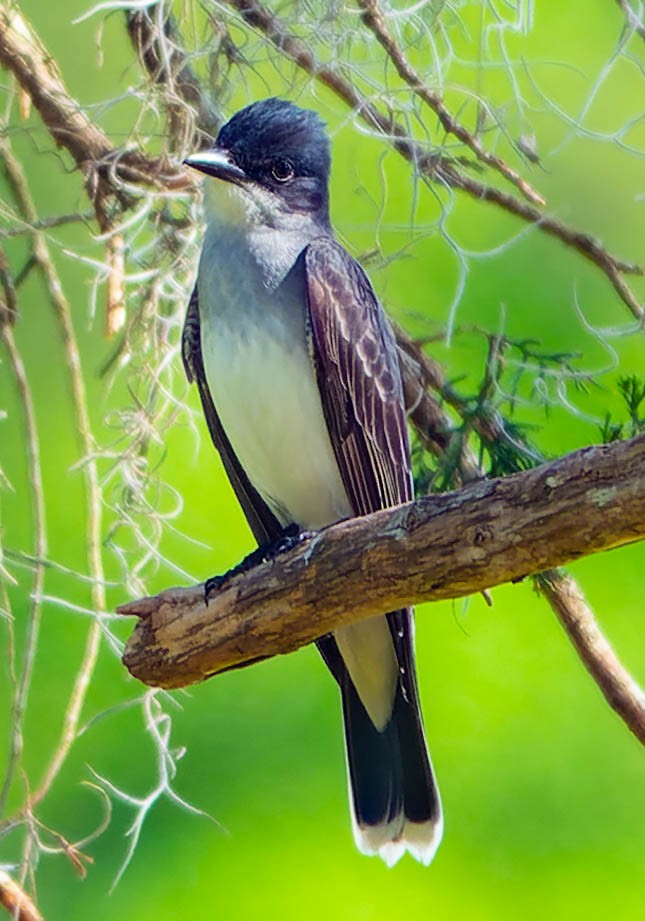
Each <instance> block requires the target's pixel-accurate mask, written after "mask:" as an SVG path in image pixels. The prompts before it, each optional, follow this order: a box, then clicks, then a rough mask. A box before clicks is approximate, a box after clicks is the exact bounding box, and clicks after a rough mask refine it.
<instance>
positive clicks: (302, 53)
mask: <svg viewBox="0 0 645 921" xmlns="http://www.w3.org/2000/svg"><path fill="white" fill-rule="evenodd" d="M224 2H225V3H227V4H228V5H229V6H232V7H234V8H235V9H236V10H237V11H238V13H239V14H240V16H241V17H242V19H243V20H244V21H245V22H247V23H248V24H249V25H250V26H252V27H253V28H255V29H257V30H258V31H260V32H262V33H263V34H264V35H265V36H266V38H267V39H268V41H270V42H271V43H272V44H273V45H274V46H275V47H276V48H277V49H278V50H279V51H280V52H281V53H282V54H284V55H285V57H288V58H289V59H290V60H291V61H293V62H294V63H295V64H297V65H298V67H300V68H301V69H302V70H304V71H305V72H306V73H308V74H310V75H311V76H312V77H314V78H315V79H316V80H318V81H319V82H320V83H322V84H323V85H324V86H326V87H328V89H330V90H332V92H333V93H335V94H336V96H338V97H339V98H340V99H342V100H343V102H345V103H346V104H347V105H348V106H349V107H350V108H351V109H353V110H354V111H355V112H356V113H357V115H358V116H360V118H361V119H362V120H363V121H364V122H365V123H366V124H367V125H368V126H369V127H370V128H372V129H376V130H377V131H378V132H379V133H380V134H382V135H383V137H384V138H386V139H387V140H388V141H389V143H390V144H391V145H392V146H393V147H394V149H395V150H396V151H398V153H399V154H400V155H401V156H402V157H404V159H406V160H408V161H409V162H410V163H413V164H414V166H415V169H416V170H417V171H418V173H419V174H420V175H421V176H423V177H425V178H426V179H430V180H437V181H439V182H443V183H445V184H446V185H448V186H450V187H451V188H455V189H461V190H462V191H464V192H466V193H467V194H468V195H470V196H471V197H472V198H475V199H476V200H477V201H489V202H492V203H493V204H496V205H498V206H499V207H500V208H503V209H504V210H505V211H508V212H509V213H510V214H514V215H516V216H517V217H519V218H521V219H522V220H524V221H527V222H528V223H532V224H535V225H536V226H537V227H538V228H539V229H540V230H542V231H544V232H545V233H548V234H550V235H551V236H553V237H556V238H557V239H559V240H560V242H562V243H564V244H565V245H566V246H570V247H572V249H575V250H576V251H577V252H578V253H580V255H582V256H584V257H585V258H587V259H589V260H590V261H591V262H593V263H594V264H595V265H597V266H598V268H599V269H601V271H602V272H604V274H605V275H606V276H607V278H608V279H609V281H610V282H611V284H612V285H613V287H614V289H615V291H616V293H617V294H618V295H619V297H620V298H621V300H622V301H623V302H624V303H625V304H626V306H627V307H628V308H629V309H630V311H631V312H632V314H633V315H634V316H635V317H636V319H638V320H639V321H643V318H644V317H645V311H643V307H642V306H641V304H640V303H639V301H638V298H637V297H636V295H635V294H634V292H633V291H632V290H631V288H630V287H629V285H628V284H627V283H626V282H625V280H624V279H623V278H622V275H623V274H634V275H643V274H645V269H643V267H642V266H639V265H635V264H632V263H629V262H623V261H622V260H620V259H617V258H615V257H614V256H612V255H611V254H610V253H608V252H607V251H606V250H605V249H604V247H602V246H601V245H600V244H599V243H598V242H596V241H595V240H594V239H593V238H592V237H590V236H589V234H586V233H581V232H579V231H577V230H573V229H572V228H571V227H567V225H566V224H563V223H562V222H561V221H558V220H557V219H556V218H555V217H551V216H549V215H545V214H543V213H542V212H541V211H540V210H539V209H538V208H535V207H534V206H533V205H531V204H529V203H528V202H522V201H520V200H519V199H517V198H515V197H514V196H513V195H509V194H508V193H506V192H502V191H501V190H500V189H497V188H495V186H489V185H486V184H484V183H481V182H477V180H475V179H472V178H471V177H470V176H466V175H464V174H463V173H461V172H459V171H458V170H457V169H456V167H455V165H454V163H453V162H452V161H450V160H447V159H446V158H444V157H440V156H438V155H436V154H430V153H428V151H427V150H425V149H424V148H423V147H421V146H420V145H419V144H416V143H415V142H414V141H413V140H411V138H410V137H409V136H408V134H407V133H406V131H405V130H404V128H403V127H402V126H401V125H400V124H399V123H398V122H397V121H396V119H395V118H394V117H393V116H392V115H384V114H383V113H382V112H380V111H379V109H377V108H376V106H374V105H373V104H372V103H371V102H370V101H369V100H368V99H367V98H366V97H364V96H362V95H361V94H360V93H359V92H358V90H356V89H354V87H353V86H351V84H350V83H348V82H347V80H345V78H344V77H343V76H342V75H341V74H340V73H339V72H338V71H337V70H336V69H335V68H334V67H333V66H332V65H329V64H321V63H319V62H318V61H317V60H316V58H315V57H314V55H313V54H312V53H311V51H310V50H309V48H308V47H307V45H306V44H305V43H304V42H303V41H302V40H301V39H299V38H298V37H297V36H295V35H293V34H291V33H290V32H288V30H287V29H285V27H284V26H283V24H282V23H281V22H280V20H279V19H278V18H277V17H276V16H274V15H273V13H272V12H271V11H270V10H269V9H267V8H266V7H264V6H262V4H261V3H258V2H257V0H224Z"/></svg>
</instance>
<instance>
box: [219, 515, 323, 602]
mask: <svg viewBox="0 0 645 921" xmlns="http://www.w3.org/2000/svg"><path fill="white" fill-rule="evenodd" d="M311 534H312V532H311V531H302V530H300V528H299V527H298V525H297V524H290V525H288V527H286V528H285V529H284V531H283V532H282V534H281V535H280V536H279V537H277V538H276V539H275V540H272V541H271V542H270V543H268V544H264V546H263V547H258V548H257V550H253V552H252V553H249V555H248V556H245V557H244V559H243V560H242V561H241V562H239V563H238V564H237V566H233V568H232V569H229V570H228V572H225V573H223V574H222V575H221V576H212V577H211V578H210V579H207V580H206V582H205V583H204V601H205V602H206V604H207V605H208V601H209V599H210V598H211V596H212V595H214V594H215V593H216V592H219V591H220V590H221V589H222V588H223V587H224V585H225V584H226V583H227V582H228V581H229V579H232V578H233V576H239V575H241V574H242V573H244V572H248V571H249V570H250V569H253V568H254V567H255V566H259V565H260V563H268V562H269V561H270V560H274V559H275V558H276V557H277V556H280V554H281V553H286V552H287V550H291V549H292V548H293V547H297V546H298V544H299V543H300V542H301V541H303V540H306V539H307V538H308V537H311Z"/></svg>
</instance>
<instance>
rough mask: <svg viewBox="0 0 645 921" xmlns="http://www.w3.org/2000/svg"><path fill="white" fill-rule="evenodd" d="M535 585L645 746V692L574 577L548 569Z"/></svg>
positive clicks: (590, 672) (582, 657) (597, 680)
mask: <svg viewBox="0 0 645 921" xmlns="http://www.w3.org/2000/svg"><path fill="white" fill-rule="evenodd" d="M535 584H536V586H537V588H538V590H539V591H540V593H541V594H542V595H544V597H545V598H546V599H547V600H548V602H549V604H550V605H551V607H552V608H553V610H554V611H555V613H556V614H557V616H558V619H559V621H560V623H561V624H562V626H563V628H564V630H565V632H566V634H567V636H568V637H569V639H570V640H571V642H572V643H573V646H574V648H575V650H576V652H577V653H578V655H579V656H580V658H581V659H582V661H583V663H584V665H585V667H586V669H587V671H588V672H589V674H590V675H591V676H592V678H593V679H594V681H595V682H596V684H597V685H598V687H599V688H600V690H601V691H602V693H603V696H604V698H605V700H606V701H607V703H608V704H609V706H610V707H612V708H613V709H614V710H615V711H616V713H618V715H619V716H620V717H621V718H622V719H623V720H624V722H625V723H626V724H627V726H629V728H630V729H631V731H632V732H633V733H634V735H635V736H636V737H637V738H638V739H639V740H640V741H641V742H642V743H643V745H645V694H644V693H643V691H642V690H641V688H640V687H639V686H638V685H637V684H636V682H635V681H634V679H633V678H632V676H631V675H630V674H629V672H627V670H626V669H625V668H623V666H622V664H621V663H620V660H619V659H618V657H617V655H616V653H615V652H614V650H613V649H612V648H611V646H610V645H609V642H608V640H607V639H606V637H605V636H604V635H603V633H602V631H601V629H600V627H599V626H598V624H597V622H596V619H595V617H594V615H593V611H592V610H591V608H590V607H589V605H588V604H587V601H586V599H585V597H584V595H583V594H582V592H581V591H580V587H579V586H578V585H577V583H576V581H575V579H573V578H572V577H571V576H570V575H568V574H567V573H564V572H548V573H546V572H545V573H540V575H538V576H536V579H535Z"/></svg>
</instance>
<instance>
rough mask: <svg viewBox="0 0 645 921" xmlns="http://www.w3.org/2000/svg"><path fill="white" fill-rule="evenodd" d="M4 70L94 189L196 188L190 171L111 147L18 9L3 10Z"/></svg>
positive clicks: (0, 58) (0, 44) (0, 50)
mask: <svg viewBox="0 0 645 921" xmlns="http://www.w3.org/2000/svg"><path fill="white" fill-rule="evenodd" d="M0 64H2V65H3V66H4V67H6V68H7V69H8V70H10V71H11V72H12V73H13V74H14V76H15V77H16V79H17V81H18V83H19V85H20V86H21V87H22V89H23V90H25V91H26V92H27V93H28V94H29V96H30V97H31V101H32V102H33V104H34V106H35V107H36V109H37V110H38V112H39V113H40V116H41V118H42V120H43V122H44V124H45V126H46V127H47V129H48V131H49V133H50V134H51V136H52V138H53V139H54V141H55V142H56V143H57V144H58V145H59V146H60V147H63V148H65V149H66V150H67V151H68V152H69V153H70V154H71V155H72V157H73V158H74V160H75V162H76V165H77V166H78V167H79V169H80V170H81V171H82V172H83V175H84V176H85V177H86V179H87V180H88V181H89V182H90V185H92V184H93V183H94V179H95V177H98V178H100V179H102V180H104V181H107V182H108V184H109V186H110V188H111V190H112V191H114V192H115V193H117V194H119V196H120V197H126V198H127V195H126V193H125V192H124V190H123V189H122V188H120V186H119V183H120V182H132V183H141V184H143V185H154V186H160V187H163V188H189V187H191V186H192V185H193V183H192V180H191V178H190V177H189V176H188V174H187V171H186V170H173V169H169V168H168V165H167V163H166V161H164V159H163V158H150V157H146V156H145V155H144V154H142V153H140V152H139V151H134V150H128V151H124V150H118V149H116V148H115V147H114V146H113V145H112V143H111V141H110V139H109V138H108V136H107V135H106V134H105V132H103V131H102V130H101V129H100V128H98V127H97V126H96V125H94V124H93V123H92V122H91V121H90V119H89V118H88V117H87V115H85V113H84V112H83V110H82V108H81V106H80V105H79V103H78V102H77V101H76V100H75V99H73V98H72V97H71V96H70V94H69V92H68V90H67V87H66V86H65V84H64V82H63V79H62V77H61V74H60V72H59V70H58V67H57V65H56V63H55V60H54V58H53V57H52V56H51V55H50V54H49V53H48V52H47V49H46V48H45V47H44V45H43V44H42V42H41V41H40V38H39V37H38V35H37V34H36V33H35V31H34V30H33V29H32V28H31V26H30V25H29V23H28V22H27V20H26V19H25V18H24V16H23V15H22V14H21V13H20V11H19V9H18V8H17V6H16V5H15V4H13V3H11V4H7V3H2V4H0ZM91 197H92V198H93V197H94V196H93V194H92V195H91Z"/></svg>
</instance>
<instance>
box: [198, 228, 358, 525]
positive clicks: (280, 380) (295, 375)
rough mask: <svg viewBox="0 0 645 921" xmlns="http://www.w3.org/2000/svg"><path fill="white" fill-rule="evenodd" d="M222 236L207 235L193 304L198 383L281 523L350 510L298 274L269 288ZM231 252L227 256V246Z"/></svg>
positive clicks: (317, 521) (309, 521)
mask: <svg viewBox="0 0 645 921" xmlns="http://www.w3.org/2000/svg"><path fill="white" fill-rule="evenodd" d="M232 239H233V238H232V235H231V233H230V228H229V232H228V234H227V236H226V242H225V243H224V246H223V245H222V244H223V240H222V237H221V236H219V235H218V236H214V238H213V239H212V240H209V239H208V237H207V240H206V241H205V246H204V254H203V256H202V262H201V265H200V271H199V280H198V288H199V308H200V319H201V324H200V325H201V337H202V353H203V358H204V370H205V372H206V380H207V382H208V387H209V389H210V392H211V394H212V397H213V402H214V404H215V407H216V409H217V412H218V414H219V416H220V419H221V421H222V425H223V427H224V430H225V432H226V435H227V437H228V439H229V441H230V442H231V447H232V448H233V450H234V452H235V454H236V456H237V458H238V460H239V462H240V463H241V465H242V467H243V468H244V470H245V471H246V473H247V475H248V477H249V479H250V480H251V482H252V483H253V485H254V486H255V488H256V489H257V490H258V492H259V493H260V495H261V496H262V498H263V499H264V500H265V502H266V503H267V504H268V505H269V506H270V508H271V509H272V511H273V512H274V513H275V515H276V516H277V518H278V520H279V521H280V522H281V523H282V524H288V523H291V522H296V523H297V524H299V525H300V526H301V527H303V528H320V527H322V526H323V525H326V524H330V523H331V522H333V521H338V520H339V519H340V518H346V517H348V516H349V515H350V514H351V509H350V506H349V502H348V501H347V496H346V493H345V488H344V486H343V483H342V480H341V477H340V473H339V471H338V466H337V464H336V459H335V457H334V453H333V449H332V446H331V441H330V438H329V435H328V432H327V425H326V423H325V419H324V416H323V411H322V404H321V400H320V395H319V392H318V385H317V382H316V379H315V372H314V368H313V365H312V361H311V358H310V356H309V354H308V351H307V343H306V338H305V300H304V284H303V281H302V279H301V278H300V277H299V276H298V277H294V276H293V275H292V276H289V277H288V278H287V279H286V280H285V281H284V282H283V283H282V284H281V285H279V286H278V288H277V289H276V290H271V289H269V288H267V287H266V286H265V285H264V283H263V281H262V278H261V276H260V274H259V272H258V271H257V268H256V267H255V266H254V265H253V264H252V262H251V261H249V263H248V264H240V258H241V257H240V251H239V250H236V247H235V246H234V244H233V245H231V241H232ZM231 250H233V252H232V251H231Z"/></svg>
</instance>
